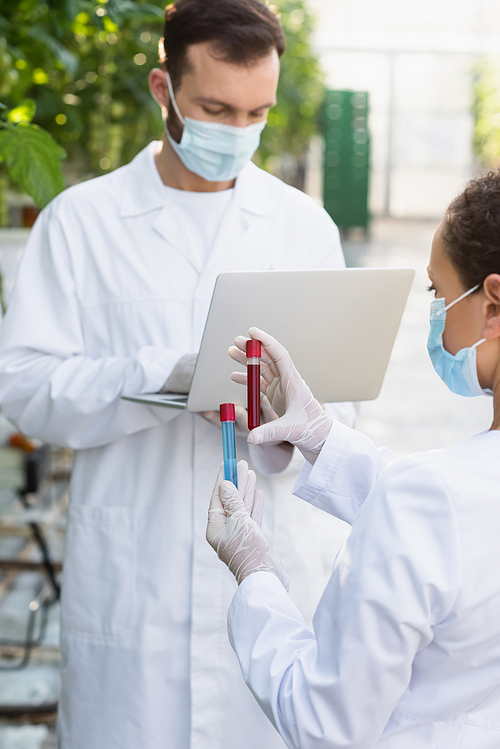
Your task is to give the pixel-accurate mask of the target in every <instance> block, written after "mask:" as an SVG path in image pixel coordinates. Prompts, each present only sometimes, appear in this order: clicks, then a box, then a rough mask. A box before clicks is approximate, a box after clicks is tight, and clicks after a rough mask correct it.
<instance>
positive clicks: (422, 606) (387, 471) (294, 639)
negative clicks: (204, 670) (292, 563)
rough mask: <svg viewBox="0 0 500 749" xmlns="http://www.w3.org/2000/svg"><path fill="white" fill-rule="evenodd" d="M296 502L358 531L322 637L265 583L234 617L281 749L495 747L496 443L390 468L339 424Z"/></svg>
mask: <svg viewBox="0 0 500 749" xmlns="http://www.w3.org/2000/svg"><path fill="white" fill-rule="evenodd" d="M295 490H296V492H297V493H298V494H299V495H300V496H302V497H303V498H304V499H306V500H308V501H309V502H312V503H313V504H315V505H316V506H318V507H321V508H322V509H324V510H326V511H327V512H330V513H332V514H335V515H337V516H339V517H342V518H343V519H344V520H347V521H348V522H353V526H352V530H351V534H350V536H349V539H348V541H347V543H346V545H345V547H344V548H343V549H342V550H341V551H340V552H339V554H338V556H337V558H336V560H335V563H334V567H333V573H332V576H331V578H330V581H329V583H328V586H327V588H326V591H325V594H324V596H323V598H322V600H321V602H320V605H319V607H318V609H317V612H316V614H315V617H314V633H315V634H313V632H312V631H310V630H308V629H307V628H306V627H305V626H304V624H303V622H302V620H301V617H300V614H299V612H298V611H297V609H296V608H295V606H294V605H293V603H292V602H291V601H290V598H289V597H288V596H287V594H286V593H285V590H284V588H283V587H282V585H281V584H280V583H279V581H278V579H277V578H276V577H274V576H273V575H272V574H270V573H262V572H259V573H256V574H254V575H250V576H249V577H248V578H247V579H246V580H244V581H243V583H242V585H241V586H240V587H239V589H238V591H237V593H236V595H235V598H234V600H233V603H232V605H231V609H230V613H229V629H230V637H231V639H232V643H233V647H234V648H235V649H236V652H237V654H238V658H239V660H240V664H241V668H242V671H243V674H244V677H245V679H246V681H247V683H248V684H249V686H250V688H251V689H252V690H253V692H254V693H255V695H256V697H257V699H258V700H259V702H260V703H261V706H262V707H263V709H264V711H265V712H266V713H267V715H268V716H269V718H270V719H271V720H272V721H273V722H274V723H275V725H276V726H277V728H278V730H279V731H280V733H281V734H282V736H283V737H284V739H285V741H286V743H287V745H288V746H289V747H300V749H319V748H320V747H321V749H334V748H335V749H339V748H340V747H342V748H343V749H348V748H349V749H370V748H371V747H377V749H423V748H424V747H432V749H498V747H499V746H500V627H499V622H500V576H499V574H498V570H499V569H500V543H499V540H498V539H499V538H500V535H499V534H500V432H498V431H492V432H483V433H481V434H479V435H476V436H474V437H472V438H470V439H468V440H465V441H464V442H461V443H460V444H458V445H456V446H454V447H451V448H448V449H443V450H435V451H432V452H427V453H419V454H416V455H414V456H412V457H409V458H405V459H401V460H396V459H395V456H394V455H393V454H392V453H391V452H390V451H388V450H377V449H376V448H375V447H374V446H373V444H372V443H371V442H370V440H368V438H366V437H364V436H363V435H361V434H359V433H356V432H353V431H352V430H349V429H347V428H346V427H342V425H335V426H334V429H333V431H332V433H331V434H330V436H329V438H328V441H327V443H326V444H325V447H324V449H323V451H322V453H321V454H320V456H319V458H318V460H317V463H316V464H315V466H314V468H313V469H312V470H311V467H310V466H307V467H305V468H304V472H303V474H302V475H301V477H299V481H298V483H297V486H296V489H295ZM365 500H366V501H365Z"/></svg>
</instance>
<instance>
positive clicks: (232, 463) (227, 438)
mask: <svg viewBox="0 0 500 749" xmlns="http://www.w3.org/2000/svg"><path fill="white" fill-rule="evenodd" d="M219 413H220V423H221V427H222V451H223V456H224V478H225V479H226V481H232V483H233V484H234V485H235V487H236V488H238V473H237V463H236V434H235V421H236V414H235V411H234V403H221V404H220V407H219Z"/></svg>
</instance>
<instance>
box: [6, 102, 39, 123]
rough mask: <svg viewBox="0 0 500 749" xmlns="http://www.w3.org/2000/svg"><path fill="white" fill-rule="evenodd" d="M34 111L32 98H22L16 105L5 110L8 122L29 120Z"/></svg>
mask: <svg viewBox="0 0 500 749" xmlns="http://www.w3.org/2000/svg"><path fill="white" fill-rule="evenodd" d="M35 112H36V104H35V101H34V99H24V100H23V101H22V102H21V103H20V104H19V106H18V107H14V109H11V110H10V112H7V119H8V120H10V122H31V120H32V119H33V117H34V116H35Z"/></svg>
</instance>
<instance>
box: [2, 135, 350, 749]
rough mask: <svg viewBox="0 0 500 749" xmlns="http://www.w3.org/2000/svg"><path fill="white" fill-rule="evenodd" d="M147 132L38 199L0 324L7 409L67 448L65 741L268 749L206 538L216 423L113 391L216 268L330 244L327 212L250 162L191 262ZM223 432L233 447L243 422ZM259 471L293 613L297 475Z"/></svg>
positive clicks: (314, 254) (288, 262) (225, 584)
mask: <svg viewBox="0 0 500 749" xmlns="http://www.w3.org/2000/svg"><path fill="white" fill-rule="evenodd" d="M154 150H155V144H152V145H151V146H150V147H148V148H147V149H145V150H144V151H143V152H142V153H140V154H139V155H138V156H137V157H136V159H134V161H133V162H132V163H131V164H130V165H128V166H126V167H123V168H121V169H119V170H117V171H116V172H114V173H112V174H110V175H107V176H105V177H101V178H99V179H96V180H92V181H89V182H87V183H84V184H81V185H78V186H76V187H73V188H70V189H69V190H67V191H66V192H64V193H63V194H62V195H60V196H59V197H58V198H56V200H55V201H53V202H52V203H51V204H50V205H49V206H48V207H47V208H46V209H45V210H44V211H43V212H42V214H41V216H40V218H39V219H38V221H37V223H36V225H35V227H34V229H33V231H32V233H31V235H30V238H29V242H28V245H27V247H26V251H25V254H24V257H23V259H22V261H21V265H20V270H19V275H18V279H17V282H16V286H15V289H14V291H13V294H12V296H11V299H10V304H9V311H8V313H7V316H6V318H5V321H4V325H3V328H2V335H1V341H0V402H1V404H2V408H3V410H4V412H5V414H6V415H7V416H8V417H9V418H10V419H12V421H13V422H14V423H15V424H17V425H18V427H19V428H20V429H21V430H23V431H25V432H26V433H27V434H29V435H32V436H36V437H40V438H41V439H43V440H45V441H48V442H54V443H58V444H62V445H68V446H70V447H73V448H75V449H76V450H77V453H76V458H75V466H74V472H73V477H72V485H71V503H70V509H69V524H68V531H67V541H66V552H65V559H64V584H63V600H62V655H63V669H62V691H61V704H60V712H59V721H60V724H59V728H60V734H61V740H62V747H63V748H64V749H139V747H140V749H159V748H160V747H172V748H173V749H174V748H175V749H188V748H189V749H233V748H234V747H238V748H239V749H244V748H245V747H248V749H255V748H256V747H266V749H268V748H269V747H272V746H278V745H279V746H282V742H281V739H280V738H279V737H278V735H277V734H276V732H275V731H274V729H273V728H272V726H270V725H269V723H268V721H267V720H266V719H265V718H264V716H262V714H261V712H260V710H259V709H258V707H257V705H255V703H254V701H253V699H252V697H251V695H250V694H248V690H247V689H246V687H245V685H244V684H243V682H242V679H241V675H240V673H239V669H238V664H237V661H236V658H235V656H234V654H233V653H232V651H231V649H230V647H229V643H228V641H227V633H226V626H225V618H226V612H227V607H228V605H229V602H230V600H231V597H232V595H233V593H234V590H235V583H234V581H233V579H232V576H231V575H230V573H229V572H228V571H227V570H226V569H225V568H224V566H223V565H221V564H220V562H219V561H218V560H217V558H216V557H215V555H214V554H213V552H212V550H211V549H210V547H209V546H208V544H207V543H206V540H205V526H206V517H207V507H208V502H209V494H210V487H211V486H212V484H213V481H214V476H215V475H216V473H217V470H218V467H219V465H220V462H221V437H220V432H219V431H218V429H217V428H216V427H214V426H213V425H211V424H209V423H208V422H207V421H205V420H204V419H202V418H201V417H200V416H195V415H191V414H187V413H182V414H180V413H179V412H178V411H176V410H174V409H163V408H154V407H153V408H149V407H145V406H141V405H137V404H133V403H130V402H125V401H123V400H120V396H121V395H127V394H129V395H131V394H133V393H139V392H156V391H158V390H159V389H160V388H161V387H162V385H163V384H164V382H165V380H166V379H167V377H168V375H169V373H170V371H171V369H172V367H173V366H174V364H175V363H176V362H177V360H178V359H179V358H180V357H181V356H182V355H183V354H185V353H187V352H192V351H197V349H198V347H199V343H200V340H201V335H202V332H203V327H204V323H205V318H206V314H207V310H208V305H209V302H210V298H211V294H212V289H213V286H214V282H215V279H216V276H217V274H218V273H220V272H221V271H228V270H235V271H236V270H259V269H267V268H314V267H342V266H343V264H344V261H343V256H342V251H341V248H340V243H339V239H338V232H337V230H336V228H335V226H334V224H333V222H332V221H331V220H330V219H329V217H328V216H327V214H326V213H325V212H324V211H323V210H322V209H321V208H320V207H319V206H317V205H316V204H315V203H314V202H313V201H312V200H311V199H310V198H308V197H307V196H305V195H303V194H302V193H299V192H298V191H297V190H294V189H292V188H290V187H288V186H286V185H284V184H283V183H282V182H280V181H279V180H276V179H275V178H273V177H271V176H270V175H268V174H266V173H265V172H262V171H261V170H260V169H258V168H257V167H256V166H254V165H253V164H249V165H248V166H247V167H246V168H245V170H244V171H243V172H242V174H241V175H240V177H239V178H238V180H237V182H236V187H235V191H234V196H233V199H232V203H231V205H230V208H229V209H228V211H227V213H226V214H225V218H224V221H223V224H222V226H221V229H220V231H219V234H218V237H217V240H216V242H215V246H214V248H213V250H212V252H211V254H210V256H209V258H208V260H207V261H206V263H205V264H204V265H203V263H202V261H201V259H200V258H198V257H196V256H194V255H193V252H192V250H191V247H190V245H189V244H188V243H187V242H186V238H185V232H184V229H183V226H182V224H181V223H180V222H179V220H178V219H177V217H176V215H175V212H174V211H173V210H172V208H171V207H170V206H169V204H168V198H167V196H166V191H165V190H164V187H163V184H162V182H161V179H160V177H159V174H158V172H157V169H156V166H155V163H154ZM234 303H235V304H237V303H238V300H237V299H235V300H234ZM294 303H295V304H297V303H299V304H300V300H294ZM228 313H229V314H230V311H229V312H228ZM238 451H239V456H240V457H245V455H246V452H245V451H246V442H245V441H244V440H239V445H238ZM262 482H263V486H264V488H265V490H266V493H267V494H268V495H270V497H271V501H270V502H269V503H268V507H267V515H266V531H267V533H268V534H269V537H270V540H271V542H272V543H273V544H274V545H275V546H276V547H277V548H279V550H280V553H282V554H283V557H284V561H285V564H286V565H287V566H288V569H289V572H290V574H291V577H292V592H293V595H294V598H295V600H296V601H297V602H298V603H299V604H300V606H301V608H302V609H303V611H304V612H305V613H306V615H307V612H308V609H311V607H312V606H314V605H315V603H316V601H315V598H316V596H317V595H318V596H319V595H320V594H321V590H319V591H318V588H321V584H322V580H321V565H320V560H319V556H318V555H317V553H316V552H315V545H314V544H313V543H308V542H307V540H306V542H304V540H303V536H302V534H303V531H304V528H306V527H307V517H304V510H303V508H302V507H301V505H302V504H303V503H301V502H300V501H299V500H296V499H294V498H292V497H291V488H292V485H293V477H289V476H285V475H283V476H276V477H274V478H270V479H266V478H264V477H262ZM304 565H305V566H306V568H305V567H304ZM311 614H312V611H311Z"/></svg>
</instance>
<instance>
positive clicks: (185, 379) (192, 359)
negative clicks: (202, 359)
mask: <svg viewBox="0 0 500 749" xmlns="http://www.w3.org/2000/svg"><path fill="white" fill-rule="evenodd" d="M197 358H198V354H186V355H185V356H183V357H181V358H180V359H179V361H178V362H177V364H176V365H175V367H174V368H173V370H172V371H171V372H170V376H169V378H168V380H167V381H166V382H165V384H164V385H163V387H162V389H161V390H160V391H159V392H160V393H186V394H187V393H189V389H190V387H191V382H192V379H193V374H194V365H195V364H196V359H197Z"/></svg>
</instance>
